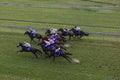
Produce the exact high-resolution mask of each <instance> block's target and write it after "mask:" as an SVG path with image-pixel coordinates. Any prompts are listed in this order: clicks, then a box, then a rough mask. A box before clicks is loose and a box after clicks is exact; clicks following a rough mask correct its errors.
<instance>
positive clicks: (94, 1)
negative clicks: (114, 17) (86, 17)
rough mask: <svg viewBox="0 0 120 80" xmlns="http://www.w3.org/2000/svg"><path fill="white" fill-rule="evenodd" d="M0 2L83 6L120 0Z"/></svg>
mask: <svg viewBox="0 0 120 80" xmlns="http://www.w3.org/2000/svg"><path fill="white" fill-rule="evenodd" d="M0 2H19V3H33V4H38V3H39V4H57V5H78V6H80V5H82V6H91V5H92V6H93V5H94V6H106V5H107V6H114V5H119V6H120V1H119V0H69V1H66V0H10V1H9V0H0Z"/></svg>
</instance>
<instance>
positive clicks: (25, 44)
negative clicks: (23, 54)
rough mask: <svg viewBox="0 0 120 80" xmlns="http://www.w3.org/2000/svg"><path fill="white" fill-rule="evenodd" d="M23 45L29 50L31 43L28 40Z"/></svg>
mask: <svg viewBox="0 0 120 80" xmlns="http://www.w3.org/2000/svg"><path fill="white" fill-rule="evenodd" d="M23 46H25V50H27V51H29V50H30V48H31V45H30V43H28V42H24V44H23Z"/></svg>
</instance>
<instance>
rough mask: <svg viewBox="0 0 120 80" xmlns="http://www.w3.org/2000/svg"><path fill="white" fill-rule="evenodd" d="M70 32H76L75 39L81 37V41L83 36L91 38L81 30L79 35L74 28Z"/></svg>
mask: <svg viewBox="0 0 120 80" xmlns="http://www.w3.org/2000/svg"><path fill="white" fill-rule="evenodd" d="M70 30H71V31H73V32H74V34H75V37H77V36H80V39H81V38H82V37H83V36H89V33H87V32H84V31H82V30H81V31H80V32H79V33H77V32H76V30H75V29H74V28H72V29H70Z"/></svg>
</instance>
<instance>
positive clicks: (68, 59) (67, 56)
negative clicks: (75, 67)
mask: <svg viewBox="0 0 120 80" xmlns="http://www.w3.org/2000/svg"><path fill="white" fill-rule="evenodd" d="M62 57H64V58H65V59H66V60H67V61H68V62H70V63H72V62H71V60H69V59H68V58H69V57H68V56H62ZM67 57H68V58H67Z"/></svg>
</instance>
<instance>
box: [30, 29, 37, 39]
mask: <svg viewBox="0 0 120 80" xmlns="http://www.w3.org/2000/svg"><path fill="white" fill-rule="evenodd" d="M28 31H29V32H30V33H31V35H32V37H34V36H35V33H36V31H35V30H34V29H32V28H29V30H28Z"/></svg>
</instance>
